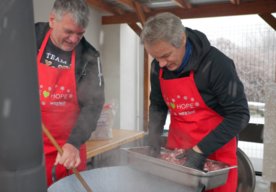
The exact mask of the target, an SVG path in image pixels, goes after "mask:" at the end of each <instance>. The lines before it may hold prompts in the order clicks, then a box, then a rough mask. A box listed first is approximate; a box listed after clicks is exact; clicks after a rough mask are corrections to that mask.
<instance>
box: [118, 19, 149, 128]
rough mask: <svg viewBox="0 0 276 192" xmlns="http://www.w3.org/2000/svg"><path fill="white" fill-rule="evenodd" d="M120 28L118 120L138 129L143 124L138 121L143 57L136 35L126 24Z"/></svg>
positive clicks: (125, 126) (123, 125)
mask: <svg viewBox="0 0 276 192" xmlns="http://www.w3.org/2000/svg"><path fill="white" fill-rule="evenodd" d="M120 30H121V33H120V37H121V38H120V39H121V41H120V58H121V65H120V71H121V72H120V74H121V76H120V81H121V83H120V96H121V97H120V100H121V102H120V106H121V116H120V118H121V119H120V122H121V127H122V128H124V129H136V130H139V129H141V128H142V126H143V124H141V121H140V120H141V118H143V116H141V115H142V113H141V112H143V110H141V109H143V108H141V105H140V104H141V101H143V97H142V98H141V93H142V90H143V89H141V87H140V86H139V84H140V80H141V79H142V80H143V73H141V71H140V69H143V68H141V66H142V67H143V59H142V60H141V59H139V56H140V52H141V46H140V44H139V37H138V35H137V34H136V33H135V32H134V31H133V30H132V29H131V28H130V27H129V26H128V25H126V24H122V25H121V28H120ZM142 82H143V81H142ZM140 85H141V84H140ZM142 85H143V83H142ZM141 99H142V100H141ZM140 126H141V127H140Z"/></svg>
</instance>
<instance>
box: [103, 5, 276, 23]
mask: <svg viewBox="0 0 276 192" xmlns="http://www.w3.org/2000/svg"><path fill="white" fill-rule="evenodd" d="M164 11H169V12H172V13H174V14H176V15H177V16H179V17H180V18H181V19H187V18H203V17H217V16H232V15H233V16H236V15H246V14H262V13H273V12H276V3H275V0H265V1H264V0H256V1H245V2H243V3H241V4H240V5H238V6H231V4H229V3H219V4H202V5H198V6H193V7H192V8H191V9H187V10H185V11H183V9H182V8H179V7H177V8H170V9H164V8H163V9H161V8H160V9H154V10H152V11H151V12H150V13H145V18H148V17H150V16H152V15H155V14H157V13H160V12H164ZM136 22H139V18H138V16H137V14H136V13H126V14H124V15H121V16H120V15H115V16H103V17H102V23H103V24H119V23H136Z"/></svg>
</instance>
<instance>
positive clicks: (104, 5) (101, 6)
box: [87, 0, 122, 14]
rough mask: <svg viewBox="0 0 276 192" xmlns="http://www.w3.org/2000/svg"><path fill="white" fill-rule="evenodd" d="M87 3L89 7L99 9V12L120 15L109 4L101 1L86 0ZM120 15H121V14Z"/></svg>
mask: <svg viewBox="0 0 276 192" xmlns="http://www.w3.org/2000/svg"><path fill="white" fill-rule="evenodd" d="M87 2H88V4H89V5H90V6H92V7H94V8H96V9H99V10H100V11H103V12H107V13H111V14H117V13H120V12H119V10H118V9H114V8H112V7H111V6H110V5H109V4H107V3H104V2H103V1H99V0H87ZM120 14H122V12H121V13H120Z"/></svg>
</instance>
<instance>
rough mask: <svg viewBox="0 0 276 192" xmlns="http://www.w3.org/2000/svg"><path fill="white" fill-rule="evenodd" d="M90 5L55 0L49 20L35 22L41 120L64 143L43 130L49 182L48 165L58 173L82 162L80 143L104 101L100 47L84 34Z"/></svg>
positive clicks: (80, 0) (80, 166) (76, 0)
mask: <svg viewBox="0 0 276 192" xmlns="http://www.w3.org/2000/svg"><path fill="white" fill-rule="evenodd" d="M88 17H89V8H88V6H87V4H86V3H85V1H84V0H56V1H55V2H54V5H53V9H52V11H51V13H50V16H49V23H37V24H36V25H35V29H36V38H37V48H38V52H37V66H38V76H39V91H40V107H41V117H42V123H43V124H44V125H45V127H46V128H48V130H49V131H50V133H51V134H52V135H53V137H54V138H55V139H56V140H57V141H58V143H59V145H60V146H61V147H62V150H63V154H62V155H59V154H57V150H56V149H55V147H54V146H53V145H52V144H51V142H50V141H49V139H48V138H47V137H46V136H45V135H44V138H43V141H44V153H45V159H46V172H47V182H48V185H50V184H51V183H52V178H51V177H52V175H51V171H52V169H53V168H54V167H55V165H56V167H55V172H56V174H55V175H54V176H56V177H57V179H60V178H62V177H64V176H67V174H68V171H67V169H71V168H78V169H79V171H81V170H84V169H85V168H86V149H85V146H84V145H83V144H84V143H85V141H87V140H88V139H89V137H90V135H91V132H92V131H93V130H95V128H96V124H97V120H98V118H99V116H100V113H101V110H102V107H103V104H104V85H103V83H104V82H103V77H102V73H101V64H100V57H99V53H98V51H97V50H96V49H95V48H94V47H92V46H91V45H90V44H89V43H88V42H87V41H86V40H85V38H84V37H83V35H84V33H85V29H86V27H87V25H88Z"/></svg>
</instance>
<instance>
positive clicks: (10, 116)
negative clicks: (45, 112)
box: [0, 0, 47, 192]
mask: <svg viewBox="0 0 276 192" xmlns="http://www.w3.org/2000/svg"><path fill="white" fill-rule="evenodd" d="M0 5H1V6H0V181H1V185H0V191H5V192H19V191H22V192H23V191H24V192H25V191H28V192H38V191H39V192H46V191H47V186H46V177H45V168H44V158H43V145H42V130H41V120H40V108H39V94H38V78H37V67H36V45H35V33H34V18H33V4H32V0H24V1H22V0H2V1H1V3H0Z"/></svg>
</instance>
